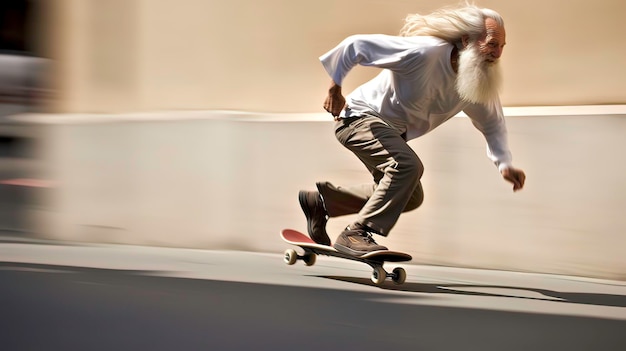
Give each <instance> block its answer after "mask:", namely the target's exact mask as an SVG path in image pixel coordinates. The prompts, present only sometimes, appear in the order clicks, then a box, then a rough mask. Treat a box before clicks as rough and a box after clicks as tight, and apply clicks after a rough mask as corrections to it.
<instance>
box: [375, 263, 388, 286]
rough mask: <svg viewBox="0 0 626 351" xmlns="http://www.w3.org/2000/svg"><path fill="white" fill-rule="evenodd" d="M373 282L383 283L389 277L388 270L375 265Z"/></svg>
mask: <svg viewBox="0 0 626 351" xmlns="http://www.w3.org/2000/svg"><path fill="white" fill-rule="evenodd" d="M371 279H372V282H373V283H374V284H376V285H382V284H383V283H384V282H385V279H387V272H386V271H385V269H384V268H383V267H375V268H374V270H373V271H372V277H371Z"/></svg>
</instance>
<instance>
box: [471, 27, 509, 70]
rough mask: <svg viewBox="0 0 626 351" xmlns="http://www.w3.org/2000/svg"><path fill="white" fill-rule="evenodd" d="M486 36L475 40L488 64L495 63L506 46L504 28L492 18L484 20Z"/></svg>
mask: <svg viewBox="0 0 626 351" xmlns="http://www.w3.org/2000/svg"><path fill="white" fill-rule="evenodd" d="M485 28H486V29H487V32H486V34H485V35H484V36H483V37H481V38H480V39H478V40H477V42H476V44H478V48H479V50H480V53H481V54H482V55H483V56H484V57H485V61H487V62H489V63H494V62H496V61H497V60H498V59H499V58H500V56H502V50H503V49H504V45H506V32H505V31H504V27H502V26H500V25H498V22H496V21H495V20H494V19H493V18H487V19H486V20H485Z"/></svg>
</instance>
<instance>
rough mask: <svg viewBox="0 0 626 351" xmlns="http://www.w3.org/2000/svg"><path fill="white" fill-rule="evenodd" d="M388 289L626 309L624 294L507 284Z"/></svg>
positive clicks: (412, 285) (362, 282) (365, 281)
mask: <svg viewBox="0 0 626 351" xmlns="http://www.w3.org/2000/svg"><path fill="white" fill-rule="evenodd" d="M318 277H320V278H326V279H332V280H338V281H343V282H348V283H355V284H360V285H369V286H372V287H378V286H376V285H375V284H374V283H373V282H372V281H371V280H369V279H365V278H354V277H339V276H318ZM380 288H381V289H384V290H397V291H406V292H415V293H422V294H424V293H426V294H457V295H471V296H487V297H508V298H516V299H528V300H540V301H541V300H545V301H553V302H562V303H575V304H584V305H595V306H612V307H626V296H624V295H612V294H598V293H573V292H560V291H552V290H546V289H536V288H524V287H512V286H503V285H472V284H427V283H411V282H407V283H404V284H402V285H392V284H391V283H389V282H385V284H384V285H383V286H380ZM465 289H483V290H486V289H494V290H518V291H521V292H523V291H527V292H533V293H538V294H541V295H544V296H545V298H541V297H528V296H518V295H514V294H503V293H495V292H493V293H492V292H484V291H470V290H465Z"/></svg>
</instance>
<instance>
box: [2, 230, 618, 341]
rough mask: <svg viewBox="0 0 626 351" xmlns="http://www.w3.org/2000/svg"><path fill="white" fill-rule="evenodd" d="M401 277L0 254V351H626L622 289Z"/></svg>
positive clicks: (138, 258) (467, 276) (332, 266)
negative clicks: (379, 282)
mask: <svg viewBox="0 0 626 351" xmlns="http://www.w3.org/2000/svg"><path fill="white" fill-rule="evenodd" d="M287 247H288V245H286V246H285V248H287ZM402 266H403V267H405V268H406V270H407V273H408V277H407V281H406V283H405V284H404V285H401V286H396V285H394V284H393V283H391V282H387V283H386V284H385V285H384V286H383V287H382V288H379V287H375V286H373V285H372V284H371V283H370V280H369V275H370V268H369V267H368V266H367V265H364V264H360V263H358V262H352V261H347V260H341V259H336V258H329V257H318V259H317V263H316V264H315V265H314V266H312V267H306V266H304V265H303V264H302V263H301V262H299V263H298V264H296V265H294V266H287V265H285V264H284V263H283V261H282V254H281V253H251V252H240V251H204V250H188V249H172V248H154V247H138V246H124V245H93V244H76V243H74V244H69V243H59V242H39V241H36V242H23V241H20V240H10V239H9V240H0V287H1V288H0V311H1V314H0V316H1V317H0V349H2V350H250V349H255V350H401V349H411V350H507V351H513V350H520V351H521V350H524V351H527V350H568V351H571V350H626V282H619V281H607V280H595V279H587V278H580V277H569V276H554V275H540V274H529V273H514V272H499V271H484V270H473V269H459V268H445V267H432V266H422V265H415V264H406V265H402Z"/></svg>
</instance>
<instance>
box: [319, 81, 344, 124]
mask: <svg viewBox="0 0 626 351" xmlns="http://www.w3.org/2000/svg"><path fill="white" fill-rule="evenodd" d="M345 105H346V99H345V98H344V97H343V95H341V86H339V85H337V84H336V83H335V82H334V81H333V82H332V83H331V85H330V88H329V89H328V96H327V97H326V101H324V110H326V111H328V113H330V114H331V115H333V117H335V120H338V119H339V117H338V116H339V114H340V113H341V111H342V110H343V108H344V106H345Z"/></svg>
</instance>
